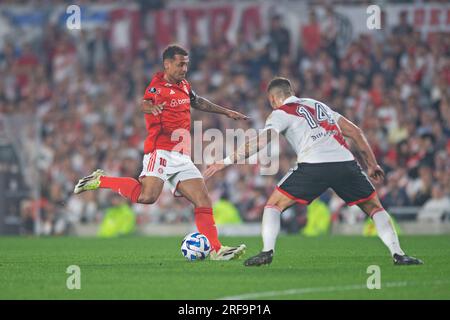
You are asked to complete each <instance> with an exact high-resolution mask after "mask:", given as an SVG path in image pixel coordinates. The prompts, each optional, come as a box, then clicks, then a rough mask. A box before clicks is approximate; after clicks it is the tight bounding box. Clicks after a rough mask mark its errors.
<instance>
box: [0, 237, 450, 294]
mask: <svg viewBox="0 0 450 320" xmlns="http://www.w3.org/2000/svg"><path fill="white" fill-rule="evenodd" d="M181 239H182V237H129V238H119V239H94V238H72V237H65V238H15V237H11V238H10V237H3V238H0V299H221V298H225V297H232V298H242V299H245V298H249V299H450V235H446V236H403V237H401V239H400V240H401V244H402V247H403V248H404V250H405V251H406V252H407V253H408V254H410V255H413V256H416V257H419V258H421V259H423V260H424V262H425V264H424V265H422V266H394V265H393V263H392V261H391V259H390V256H389V253H388V250H387V249H386V248H385V247H384V245H383V244H382V243H381V241H380V240H379V239H378V238H363V237H343V236H328V237H319V238H304V237H300V236H281V237H280V238H279V240H278V244H277V252H276V256H275V259H274V261H273V262H272V264H271V265H270V266H263V267H252V268H248V267H244V266H243V261H244V260H245V259H246V258H248V257H250V256H252V255H254V254H256V253H258V251H259V249H260V247H261V240H260V238H259V237H239V238H237V237H236V238H234V237H230V238H226V237H224V238H222V242H223V243H224V244H226V245H237V244H239V243H245V244H246V245H247V253H246V254H245V255H244V257H243V258H241V259H240V260H237V261H228V262H226V261H224V262H219V261H210V260H206V261H200V262H188V261H187V260H185V258H183V257H182V255H181V252H180V243H181ZM69 265H78V266H79V267H80V269H81V290H68V289H67V287H66V280H67V278H68V277H69V276H70V275H69V274H67V273H66V269H67V267H68V266H69ZM369 265H378V266H380V268H381V289H380V290H369V289H367V288H366V282H367V278H368V277H369V276H370V274H368V273H367V267H368V266H369ZM247 294H251V295H247Z"/></svg>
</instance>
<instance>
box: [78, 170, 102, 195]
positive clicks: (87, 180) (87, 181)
mask: <svg viewBox="0 0 450 320" xmlns="http://www.w3.org/2000/svg"><path fill="white" fill-rule="evenodd" d="M104 175H105V171H103V170H101V169H97V170H95V171H94V172H93V173H91V174H90V175H88V176H86V177H84V178H81V179H80V180H78V183H77V185H76V186H75V188H74V189H73V193H75V194H79V193H82V192H84V191H88V190H97V189H98V188H99V187H100V177H101V176H104Z"/></svg>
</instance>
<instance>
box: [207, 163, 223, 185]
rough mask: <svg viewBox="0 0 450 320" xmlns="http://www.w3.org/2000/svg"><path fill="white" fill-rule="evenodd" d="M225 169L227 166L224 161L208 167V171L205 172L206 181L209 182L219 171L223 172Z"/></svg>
mask: <svg viewBox="0 0 450 320" xmlns="http://www.w3.org/2000/svg"><path fill="white" fill-rule="evenodd" d="M223 168H225V165H224V164H223V162H222V161H218V162H216V163H213V164H211V165H209V166H207V169H206V170H205V172H203V177H204V178H205V180H208V179H209V178H211V177H212V176H213V175H214V174H215V173H216V172H217V171H220V170H222V169H223Z"/></svg>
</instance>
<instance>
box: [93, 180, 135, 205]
mask: <svg viewBox="0 0 450 320" xmlns="http://www.w3.org/2000/svg"><path fill="white" fill-rule="evenodd" d="M100 188H105V189H111V190H113V191H115V192H117V193H118V194H120V195H121V196H122V197H125V198H127V199H128V200H130V201H131V202H133V203H137V201H138V198H139V195H140V194H141V183H140V182H139V181H137V180H136V179H133V178H116V177H105V176H101V177H100Z"/></svg>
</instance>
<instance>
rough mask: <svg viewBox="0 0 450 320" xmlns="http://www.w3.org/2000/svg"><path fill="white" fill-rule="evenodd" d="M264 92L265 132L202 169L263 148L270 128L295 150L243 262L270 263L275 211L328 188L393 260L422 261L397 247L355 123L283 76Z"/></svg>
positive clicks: (376, 174) (376, 172)
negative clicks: (361, 215) (364, 219)
mask: <svg viewBox="0 0 450 320" xmlns="http://www.w3.org/2000/svg"><path fill="white" fill-rule="evenodd" d="M267 92H268V99H269V101H270V104H271V106H272V108H273V109H274V111H273V112H272V114H271V115H270V116H269V117H268V118H267V121H266V126H265V132H263V133H261V134H260V136H259V137H256V138H254V139H252V140H249V141H248V142H247V143H246V144H244V145H242V146H240V147H238V148H237V150H236V152H235V153H232V154H231V155H229V156H228V157H227V158H225V159H223V160H221V161H218V162H216V163H214V164H213V165H211V166H208V168H207V169H206V171H205V172H204V176H205V178H209V177H211V176H212V175H213V174H215V173H216V172H217V171H219V170H222V169H223V168H225V167H226V166H228V165H230V164H233V163H236V162H240V161H241V160H243V159H246V158H248V157H249V156H251V155H252V154H254V153H256V152H258V151H259V150H261V149H263V148H264V147H265V146H266V145H267V144H268V143H269V142H270V140H271V137H272V136H273V135H274V134H279V133H281V134H283V135H284V136H285V137H286V139H287V140H288V142H289V143H290V145H291V146H292V148H293V149H294V150H295V152H296V153H297V162H298V164H297V165H296V166H295V167H294V168H292V169H290V170H289V172H288V173H287V174H286V175H285V176H284V178H283V179H281V181H280V182H279V183H278V185H277V187H276V188H275V190H274V191H273V193H272V195H271V196H270V197H269V200H268V201H267V204H266V206H265V207H264V213H263V219H262V238H263V245H264V247H263V250H262V251H261V252H260V253H259V254H258V255H256V256H254V257H251V258H249V259H247V260H246V261H245V265H246V266H259V265H263V264H270V263H271V262H272V259H273V254H274V250H275V242H276V238H277V236H278V233H279V231H280V215H281V213H282V212H283V211H284V210H285V209H286V208H288V207H290V206H292V205H293V204H295V203H296V202H298V203H302V204H309V203H311V202H312V201H313V200H314V199H315V198H317V197H318V196H320V195H321V194H322V193H323V192H324V191H325V190H327V189H328V188H332V189H333V190H334V191H335V192H336V194H337V195H338V196H339V197H341V198H342V199H343V200H344V201H345V202H346V203H347V204H348V205H355V204H356V205H358V206H359V207H360V208H361V209H362V210H363V211H364V212H365V213H366V214H367V215H368V216H369V217H370V218H372V219H373V221H374V223H375V226H376V229H377V232H378V235H379V237H380V238H381V240H382V241H383V243H384V244H385V245H386V246H387V247H388V248H389V251H390V253H391V255H392V258H393V260H394V264H397V265H410V264H422V263H423V262H422V261H421V260H419V259H417V258H414V257H410V256H407V255H406V254H405V253H404V252H403V250H402V249H401V247H400V243H399V240H398V237H397V234H396V232H395V229H394V228H393V226H392V223H391V219H390V216H389V214H388V213H387V212H386V210H385V209H384V208H383V206H382V205H381V203H380V200H379V199H378V196H377V193H376V191H375V188H374V186H373V185H372V183H371V181H370V180H369V178H368V176H369V177H370V178H371V179H373V181H375V182H380V181H382V180H383V179H384V172H383V169H381V167H380V166H379V165H378V163H377V160H376V159H375V156H374V154H373V152H372V149H371V148H370V146H369V144H368V142H367V139H366V138H365V136H364V134H363V132H362V131H361V129H360V128H358V127H357V126H356V125H355V124H353V123H352V122H350V121H349V120H348V119H346V118H345V117H343V116H341V115H340V114H339V113H337V112H334V111H333V110H331V108H330V107H328V106H327V105H325V104H324V103H322V102H319V101H316V100H313V99H306V98H297V97H296V96H294V91H293V90H292V87H291V83H290V81H289V80H288V79H285V78H280V77H277V78H274V79H273V80H272V81H271V82H270V83H269V86H268V88H267ZM266 137H267V139H266ZM344 137H347V138H350V139H351V140H353V142H354V143H355V145H356V147H357V148H358V150H359V152H360V153H361V156H362V157H363V160H364V161H365V162H366V164H367V168H368V169H367V171H368V172H367V175H368V176H367V175H366V174H365V173H364V172H363V171H362V169H361V167H360V166H359V164H358V163H357V162H356V160H355V158H354V156H353V154H352V153H351V152H350V150H349V148H348V146H347V143H346V141H345V139H344Z"/></svg>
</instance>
